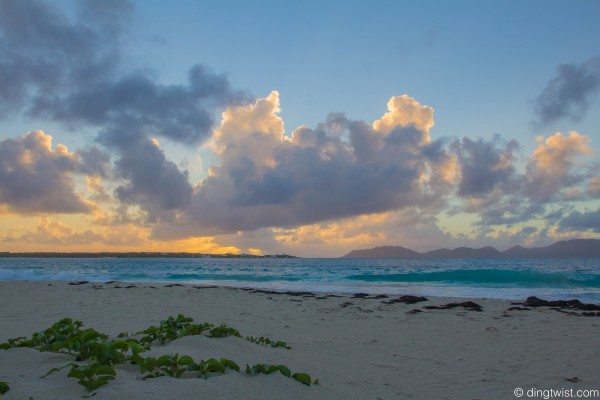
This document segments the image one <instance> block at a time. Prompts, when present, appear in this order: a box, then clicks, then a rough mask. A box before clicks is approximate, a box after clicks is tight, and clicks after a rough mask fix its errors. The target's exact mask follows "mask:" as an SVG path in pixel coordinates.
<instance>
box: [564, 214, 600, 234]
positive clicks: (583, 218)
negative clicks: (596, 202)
mask: <svg viewBox="0 0 600 400" xmlns="http://www.w3.org/2000/svg"><path fill="white" fill-rule="evenodd" d="M559 226H560V228H561V230H563V231H568V230H577V231H582V230H583V231H586V230H591V231H593V232H596V233H600V208H599V209H597V210H596V211H585V212H579V211H573V212H572V213H571V214H569V215H567V216H566V217H565V218H563V219H562V220H561V221H560V224H559Z"/></svg>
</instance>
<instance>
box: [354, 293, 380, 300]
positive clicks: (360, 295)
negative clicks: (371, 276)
mask: <svg viewBox="0 0 600 400" xmlns="http://www.w3.org/2000/svg"><path fill="white" fill-rule="evenodd" d="M352 298H353V299H387V298H388V296H386V295H385V294H376V295H373V296H371V295H370V294H368V293H354V294H353V295H352Z"/></svg>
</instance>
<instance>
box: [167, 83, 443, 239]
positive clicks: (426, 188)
mask: <svg viewBox="0 0 600 400" xmlns="http://www.w3.org/2000/svg"><path fill="white" fill-rule="evenodd" d="M388 107H389V109H388V112H387V113H386V114H385V115H384V117H383V118H382V119H380V120H379V121H377V122H376V123H375V124H367V123H366V122H363V121H351V120H348V119H347V118H346V117H345V116H343V115H342V114H331V115H330V116H329V117H328V118H327V120H326V122H324V123H321V124H319V125H318V126H317V127H316V128H315V129H311V128H307V127H304V126H302V127H300V128H298V129H296V130H295V131H294V132H293V133H292V135H291V137H288V136H285V135H284V123H283V120H282V119H281V117H280V116H279V115H278V113H279V111H280V104H279V95H278V93H277V92H272V93H271V94H269V95H268V96H267V97H266V98H263V99H258V100H257V101H256V102H255V103H254V104H250V105H245V106H232V107H229V108H228V109H227V110H226V111H225V112H224V113H223V120H222V123H221V125H220V126H219V127H218V128H217V129H216V131H215V134H214V137H213V140H212V141H211V144H210V146H211V147H212V148H213V149H214V151H215V154H216V156H217V157H218V161H217V163H216V164H215V165H214V166H213V167H212V168H211V169H210V172H209V176H208V177H207V178H206V179H205V180H204V181H202V182H201V183H199V184H198V185H197V186H196V188H195V190H194V193H193V195H192V199H191V202H190V206H189V207H188V208H186V209H185V210H184V212H183V213H181V215H180V216H179V217H178V219H177V220H176V221H175V223H174V225H172V224H169V226H166V224H164V225H159V226H158V227H157V229H156V234H157V235H159V236H162V235H165V236H167V237H168V236H171V235H177V234H183V235H185V234H188V235H191V234H198V233H201V232H207V231H208V232H211V233H217V232H220V233H226V232H236V231H239V230H244V231H246V230H255V229H259V228H262V227H270V226H277V227H291V226H299V225H303V224H310V223H315V222H318V221H325V220H329V219H334V218H344V217H349V216H356V215H362V214H369V213H378V212H383V211H388V210H394V209H403V208H407V207H410V206H414V205H419V206H420V207H422V208H423V209H433V208H435V207H437V206H439V205H440V204H441V203H440V202H441V201H442V198H443V197H444V195H445V194H446V193H447V192H448V190H449V188H450V187H451V184H452V182H451V181H452V179H453V176H452V174H449V173H448V170H449V169H450V170H451V169H452V168H453V163H454V161H455V160H454V159H453V158H452V157H450V156H449V155H447V154H446V153H445V152H444V151H443V146H442V145H441V144H440V143H439V142H431V140H430V139H429V132H428V129H429V128H430V127H431V126H433V120H432V112H433V111H432V110H431V109H430V108H428V107H425V106H421V105H420V104H419V103H418V102H416V100H414V99H412V98H410V97H408V96H399V97H397V98H392V100H390V102H389V103H388ZM382 121H383V122H382ZM393 124H396V125H395V126H392V125H393ZM342 131H345V132H347V135H342V134H341V132H342ZM344 137H349V140H345V139H344Z"/></svg>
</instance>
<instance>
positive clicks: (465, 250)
mask: <svg viewBox="0 0 600 400" xmlns="http://www.w3.org/2000/svg"><path fill="white" fill-rule="evenodd" d="M534 257H536V258H537V257H539V258H546V257H600V240H599V239H572V240H563V241H560V242H556V243H554V244H551V245H550V246H546V247H532V248H527V247H522V246H513V247H511V248H510V249H507V250H504V251H498V250H497V249H495V248H493V247H489V246H488V247H482V248H479V249H473V248H470V247H458V248H456V249H453V250H450V249H438V250H433V251H428V252H426V253H419V252H417V251H414V250H411V249H407V248H406V247H402V246H382V247H375V248H372V249H364V250H352V251H351V252H350V253H348V254H346V255H345V256H343V257H342V258H534Z"/></svg>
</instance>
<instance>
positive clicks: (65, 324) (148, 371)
mask: <svg viewBox="0 0 600 400" xmlns="http://www.w3.org/2000/svg"><path fill="white" fill-rule="evenodd" d="M82 326H83V323H82V322H81V321H77V320H75V321H74V320H72V319H70V318H63V319H61V320H60V321H58V322H56V323H54V324H52V325H51V326H50V327H49V328H47V329H46V330H44V331H41V332H36V333H33V334H32V335H31V338H30V339H27V338H26V337H17V338H13V339H8V340H7V341H6V342H5V343H0V350H8V349H11V348H15V347H28V348H35V349H38V350H39V351H50V352H54V353H64V354H69V355H72V356H74V357H75V361H77V362H83V361H85V363H83V364H78V363H69V364H66V365H64V366H62V367H59V368H53V369H51V370H50V371H48V372H47V373H46V375H44V376H43V377H42V378H45V377H46V376H48V375H50V374H53V373H55V372H59V371H61V370H63V369H65V368H68V367H70V368H71V369H70V370H69V373H68V375H67V376H69V377H71V378H75V379H77V383H79V384H80V385H82V386H83V387H85V388H86V389H87V390H88V391H89V392H92V391H94V390H97V389H98V388H100V387H102V386H103V385H106V384H108V383H109V382H110V381H112V380H114V379H115V378H116V371H115V369H114V366H115V365H118V364H124V363H126V362H129V363H131V364H136V365H138V366H139V368H140V373H141V374H142V375H143V379H149V378H156V377H159V376H170V377H174V378H181V377H183V376H184V374H186V373H190V374H192V375H193V374H196V375H197V377H198V378H202V379H208V378H209V377H211V376H214V375H219V374H224V373H225V372H226V370H228V369H229V370H232V371H235V372H239V371H240V367H239V365H238V364H237V363H236V362H235V361H232V360H229V359H226V358H221V359H216V358H210V359H208V360H200V361H198V362H196V361H194V359H193V358H192V357H191V356H188V355H182V356H180V355H179V354H178V353H175V354H171V355H163V356H160V357H143V356H142V355H141V354H142V353H144V352H145V351H147V350H150V349H151V345H152V344H154V343H160V344H166V343H168V342H170V341H173V340H176V339H179V338H182V337H185V336H194V335H204V336H206V337H209V338H223V337H227V336H234V337H239V338H242V335H241V334H240V332H239V331H238V330H237V329H235V328H232V327H230V326H227V325H225V324H221V325H219V326H215V325H213V324H210V323H207V322H206V323H203V324H194V323H193V319H192V318H189V317H186V316H184V315H182V314H179V315H178V316H177V317H172V316H170V317H168V318H167V319H166V320H163V321H161V322H160V324H159V325H158V326H150V327H148V328H147V329H145V330H143V331H140V332H138V333H136V334H133V335H131V334H129V333H127V332H123V333H120V334H119V335H117V338H116V339H115V340H112V339H110V338H109V337H108V335H105V334H103V333H100V332H98V331H96V330H94V329H83V330H82V329H81V327H82ZM138 337H139V338H138ZM244 339H245V340H248V341H249V342H252V343H255V344H258V345H262V346H270V347H273V348H275V347H283V348H286V349H291V347H289V346H288V345H287V343H286V342H283V341H274V340H271V339H269V338H266V337H263V336H261V337H259V338H255V337H253V336H246V337H245V338H244ZM274 372H279V373H281V374H282V375H284V376H286V377H288V378H292V379H295V380H296V381H298V382H301V383H303V384H305V385H310V384H311V383H312V384H318V380H315V381H311V377H310V376H309V375H308V374H306V373H303V372H297V373H294V374H292V372H291V371H290V369H289V368H288V367H286V366H285V365H268V364H255V365H254V366H252V367H250V366H249V365H246V373H248V374H250V375H257V374H266V375H269V374H271V373H274ZM7 390H8V385H7V384H6V383H4V382H0V393H4V392H6V391H7ZM2 391H4V392H2Z"/></svg>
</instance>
